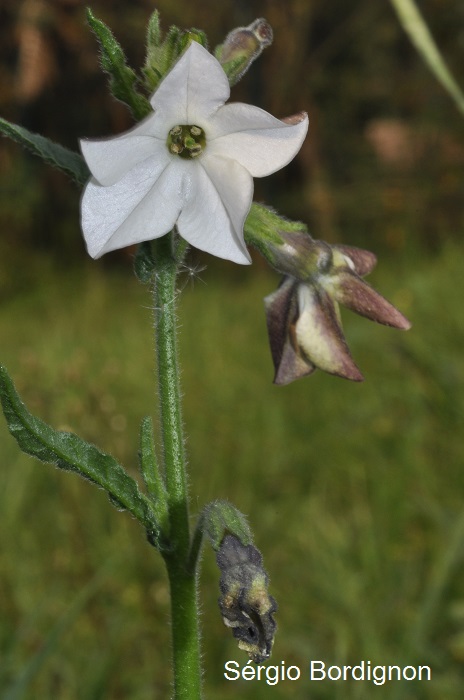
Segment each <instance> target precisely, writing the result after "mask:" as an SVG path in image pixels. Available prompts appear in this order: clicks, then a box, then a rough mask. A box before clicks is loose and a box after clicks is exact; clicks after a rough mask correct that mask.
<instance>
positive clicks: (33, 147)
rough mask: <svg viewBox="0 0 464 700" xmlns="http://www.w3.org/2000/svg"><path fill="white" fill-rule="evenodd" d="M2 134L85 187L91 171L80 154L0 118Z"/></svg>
mask: <svg viewBox="0 0 464 700" xmlns="http://www.w3.org/2000/svg"><path fill="white" fill-rule="evenodd" d="M0 132H1V133H2V134H3V135H4V136H8V137H9V138H10V139H13V141H16V142H17V143H19V144H21V146H24V148H27V149H28V150H29V151H31V152H32V153H33V154H34V155H36V156H39V158H42V160H44V161H45V162H46V163H48V164H49V165H53V166H55V167H56V168H59V169H60V170H63V171H64V172H65V173H66V174H67V175H69V176H71V177H72V179H73V180H74V181H75V182H77V184H79V185H84V184H85V182H86V181H87V180H88V178H89V175H90V173H89V170H88V168H87V165H86V164H85V161H84V159H83V158H82V156H81V155H80V154H79V153H76V152H75V151H70V150H69V149H68V148H65V147H64V146H60V144H58V143H53V141H50V140H49V139H47V138H45V136H40V135H39V134H34V133H32V132H31V131H28V130H27V129H25V128H24V127H22V126H18V125H17V124H12V123H11V122H9V121H7V120H6V119H2V118H1V117H0Z"/></svg>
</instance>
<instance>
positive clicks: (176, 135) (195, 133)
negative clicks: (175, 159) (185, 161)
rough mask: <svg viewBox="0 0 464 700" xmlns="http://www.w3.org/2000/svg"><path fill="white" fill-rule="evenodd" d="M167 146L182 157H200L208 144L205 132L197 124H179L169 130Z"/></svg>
mask: <svg viewBox="0 0 464 700" xmlns="http://www.w3.org/2000/svg"><path fill="white" fill-rule="evenodd" d="M166 143H167V147H168V149H169V151H170V152H171V153H174V155H177V156H180V157H181V158H198V156H199V155H200V154H201V153H202V152H203V150H204V148H205V146H206V136H205V132H204V131H203V129H202V128H201V127H200V126H196V125H195V124H178V125H177V126H173V127H172V129H171V130H170V132H169V135H168V140H167V142H166Z"/></svg>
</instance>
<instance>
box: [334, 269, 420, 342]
mask: <svg viewBox="0 0 464 700" xmlns="http://www.w3.org/2000/svg"><path fill="white" fill-rule="evenodd" d="M324 286H325V287H326V289H327V291H329V293H330V294H331V295H332V296H333V297H334V299H336V300H337V301H338V302H339V303H340V304H343V306H346V307H347V308H348V309H351V310H352V311H355V312H356V313H357V314H360V315H361V316H365V317H366V318H369V319H370V320H371V321H376V322H377V323H382V324H383V325H384V326H392V327H393V328H399V329H400V330H402V331H407V330H409V328H411V324H410V322H409V321H408V319H407V318H406V317H405V316H403V314H402V313H401V312H400V311H398V309H397V308H395V307H394V306H393V304H390V302H389V301H387V300H386V299H385V297H383V296H382V295H381V294H379V293H378V292H376V291H375V289H373V288H372V287H371V286H370V285H369V284H368V283H367V282H365V281H364V280H362V279H361V278H360V277H358V276H357V275H355V274H353V273H352V272H348V271H341V272H339V273H338V274H336V275H334V276H333V277H332V279H329V280H326V281H325V283H324Z"/></svg>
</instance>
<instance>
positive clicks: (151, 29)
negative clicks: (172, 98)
mask: <svg viewBox="0 0 464 700" xmlns="http://www.w3.org/2000/svg"><path fill="white" fill-rule="evenodd" d="M156 14H157V13H156ZM156 22H157V23H158V24H157V26H156ZM181 36H182V30H181V29H179V28H178V27H176V26H175V25H172V26H171V27H169V30H168V33H167V34H166V37H165V39H164V41H161V37H162V35H161V31H160V27H159V17H158V18H157V19H153V16H152V19H150V22H149V23H148V33H147V57H146V60H145V66H144V68H143V74H144V76H145V84H146V87H147V89H148V91H149V92H154V91H155V90H156V88H157V87H158V85H159V84H160V82H161V81H162V79H163V78H164V76H165V75H166V73H168V72H169V71H170V70H171V68H172V66H173V64H174V63H175V62H176V61H177V59H178V58H179V56H180V54H181V53H182V49H181V46H180V39H181Z"/></svg>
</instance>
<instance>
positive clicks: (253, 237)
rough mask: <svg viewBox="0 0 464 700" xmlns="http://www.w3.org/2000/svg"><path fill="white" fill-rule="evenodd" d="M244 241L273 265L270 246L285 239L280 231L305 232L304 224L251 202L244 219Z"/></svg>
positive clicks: (276, 244) (306, 230) (278, 243)
mask: <svg viewBox="0 0 464 700" xmlns="http://www.w3.org/2000/svg"><path fill="white" fill-rule="evenodd" d="M243 232H244V236H245V242H246V243H247V244H248V245H252V246H253V247H254V248H256V249H257V250H259V252H260V253H261V255H263V256H264V257H265V258H266V260H268V262H269V263H270V264H271V265H273V263H274V262H275V261H274V260H273V259H271V249H272V246H282V245H284V243H285V241H284V239H283V237H282V233H296V232H298V233H307V232H308V229H307V226H306V224H303V223H301V222H300V221H290V220H289V219H286V218H284V217H283V216H280V215H279V214H277V213H276V212H275V211H274V210H273V209H271V208H270V207H266V206H264V205H263V204H256V203H253V204H252V205H251V209H250V212H249V214H248V216H247V218H246V220H245V226H244V231H243Z"/></svg>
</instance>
